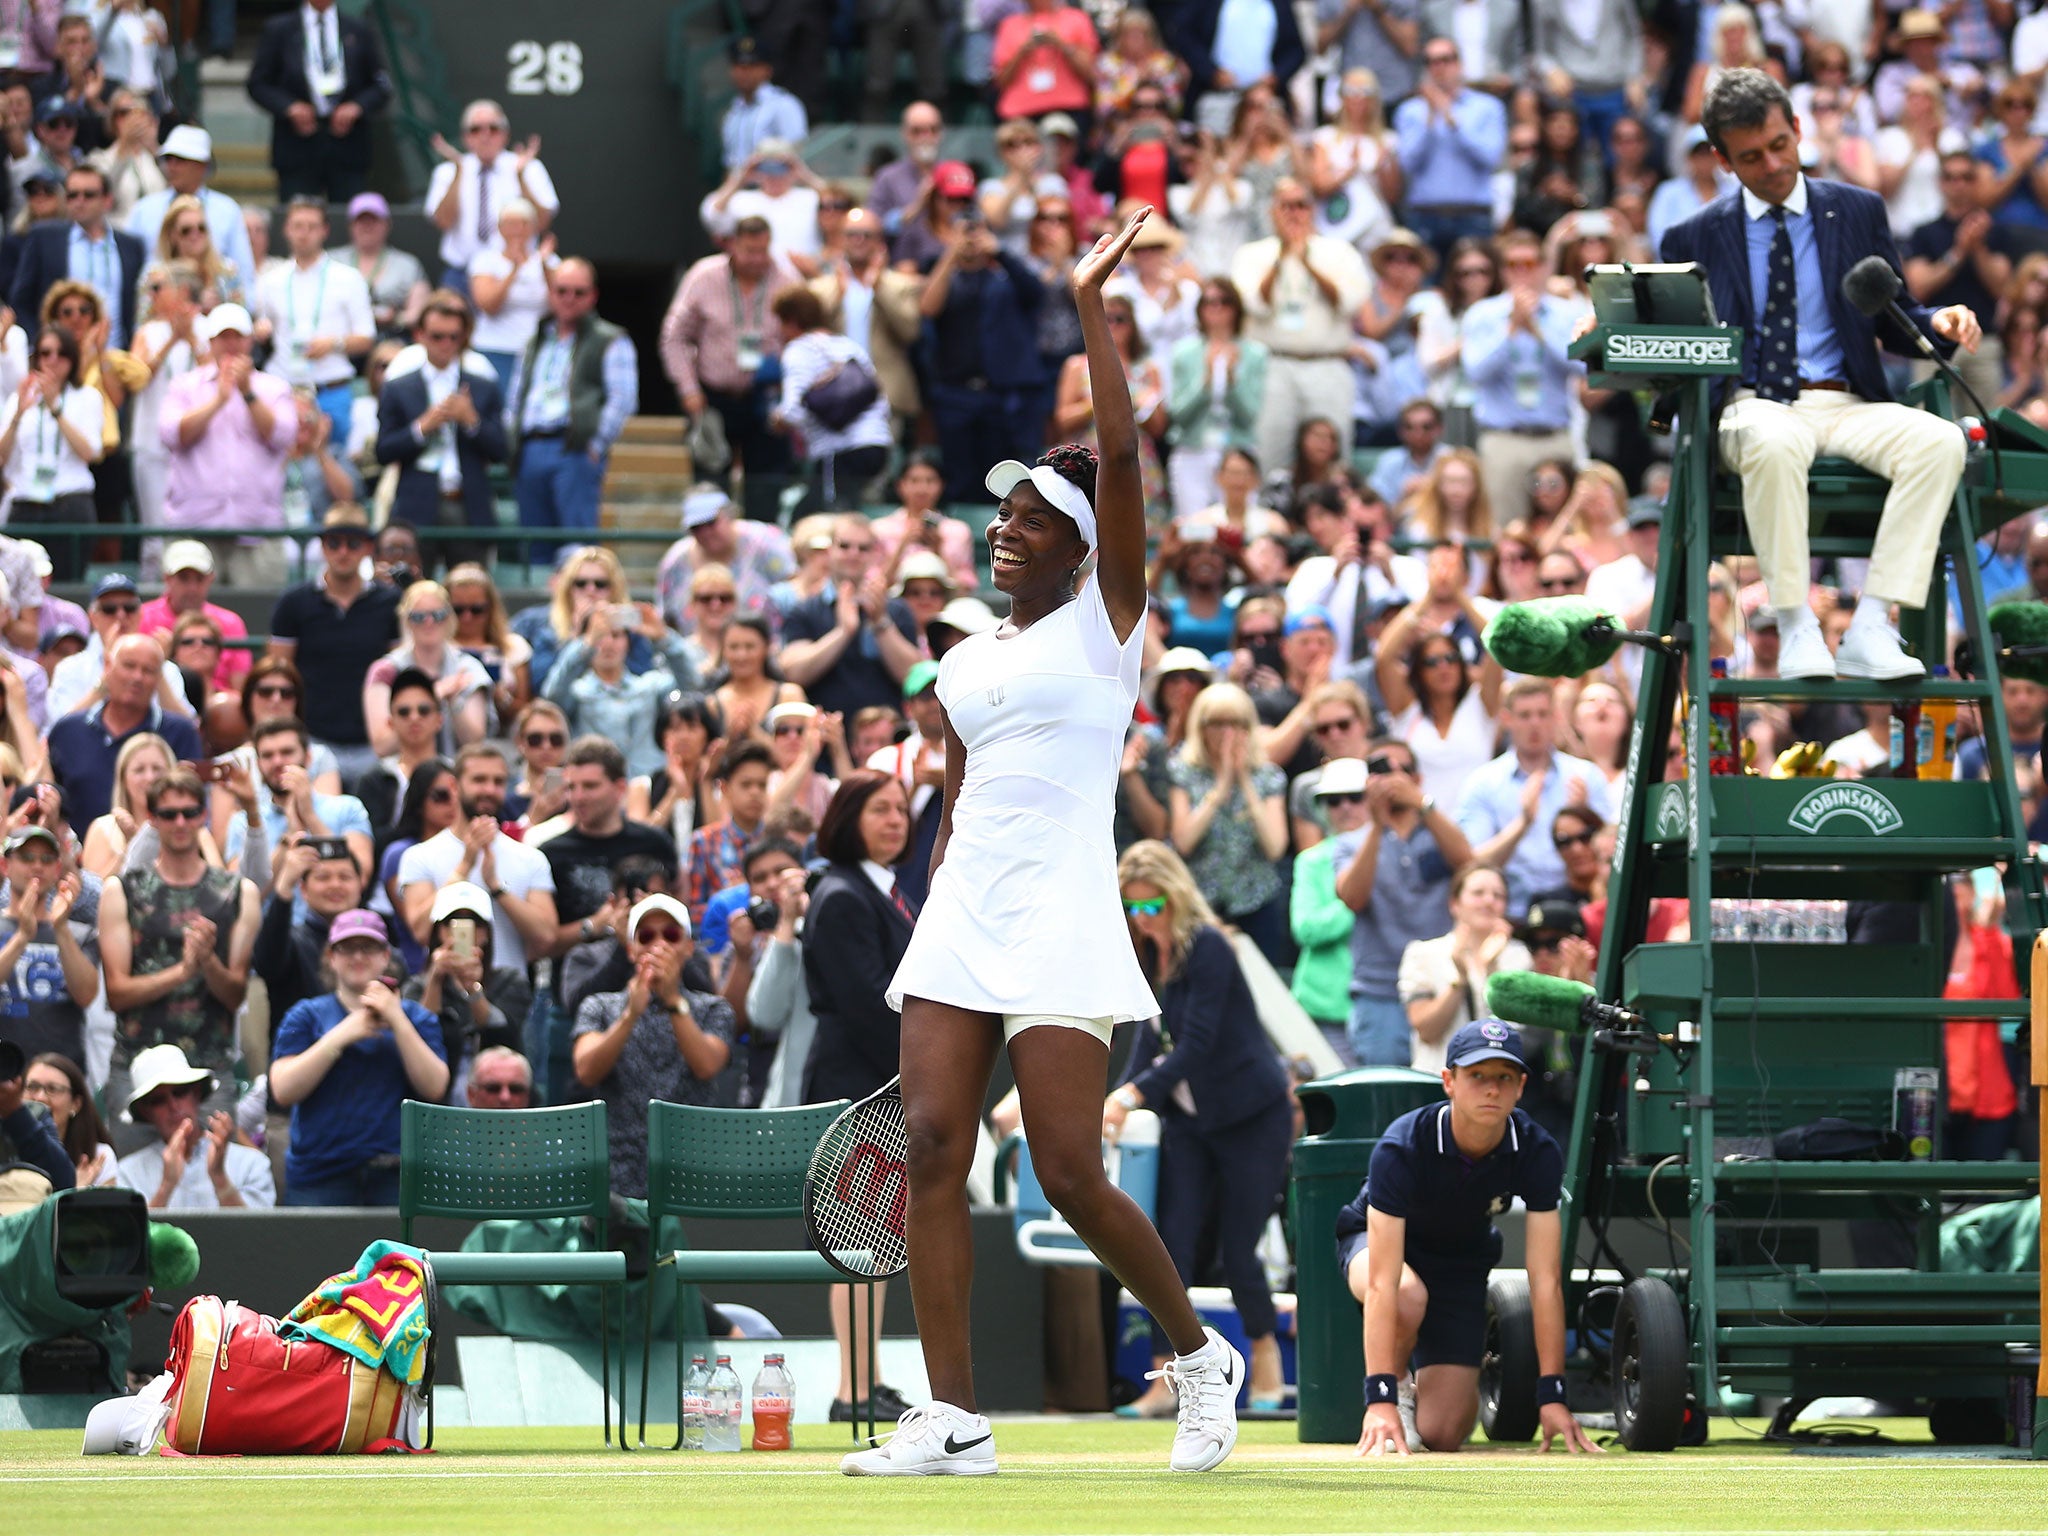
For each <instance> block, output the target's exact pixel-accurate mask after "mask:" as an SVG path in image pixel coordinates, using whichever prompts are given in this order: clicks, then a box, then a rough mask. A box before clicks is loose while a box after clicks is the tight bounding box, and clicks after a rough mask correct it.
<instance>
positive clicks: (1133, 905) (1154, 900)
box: [1124, 896, 1166, 917]
mask: <svg viewBox="0 0 2048 1536" xmlns="http://www.w3.org/2000/svg"><path fill="white" fill-rule="evenodd" d="M1165 910H1166V898H1165V897H1164V896H1149V897H1147V898H1146V899H1145V900H1143V901H1126V902H1125V903H1124V911H1125V913H1126V914H1127V915H1129V916H1131V917H1157V916H1158V915H1159V914H1160V913H1162V912H1164V911H1165Z"/></svg>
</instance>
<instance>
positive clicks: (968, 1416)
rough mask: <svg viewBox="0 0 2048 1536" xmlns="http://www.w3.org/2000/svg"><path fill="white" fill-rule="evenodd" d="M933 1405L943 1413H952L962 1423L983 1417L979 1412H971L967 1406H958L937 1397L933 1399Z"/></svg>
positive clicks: (970, 1422) (969, 1422)
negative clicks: (941, 1400)
mask: <svg viewBox="0 0 2048 1536" xmlns="http://www.w3.org/2000/svg"><path fill="white" fill-rule="evenodd" d="M932 1407H934V1408H936V1409H938V1410H939V1411H940V1412H942V1413H946V1414H950V1415H951V1416H952V1417H953V1418H955V1419H958V1420H959V1421H960V1422H961V1423H962V1424H973V1423H975V1422H976V1421H978V1420H979V1419H980V1418H981V1415H980V1414H978V1413H969V1412H968V1411H967V1410H966V1409H965V1408H956V1407H954V1406H953V1405H952V1404H951V1403H942V1402H940V1401H939V1400H938V1399H937V1398H936V1397H935V1398H933V1399H932Z"/></svg>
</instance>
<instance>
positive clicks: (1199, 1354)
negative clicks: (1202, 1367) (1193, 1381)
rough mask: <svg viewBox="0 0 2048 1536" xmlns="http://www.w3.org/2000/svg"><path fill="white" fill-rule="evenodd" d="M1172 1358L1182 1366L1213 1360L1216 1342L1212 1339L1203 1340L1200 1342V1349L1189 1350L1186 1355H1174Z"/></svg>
mask: <svg viewBox="0 0 2048 1536" xmlns="http://www.w3.org/2000/svg"><path fill="white" fill-rule="evenodd" d="M1173 1358H1174V1359H1176V1360H1179V1361H1181V1362H1182V1363H1184V1364H1193V1363H1196V1362H1198V1361H1203V1360H1214V1359H1215V1358H1216V1341H1215V1340H1214V1339H1213V1338H1204V1339H1203V1341H1202V1347H1201V1348H1200V1349H1191V1350H1189V1351H1188V1352H1187V1353H1186V1354H1184V1355H1175V1356H1174V1357H1173Z"/></svg>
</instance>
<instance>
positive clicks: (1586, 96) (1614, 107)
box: [1572, 91, 1628, 165]
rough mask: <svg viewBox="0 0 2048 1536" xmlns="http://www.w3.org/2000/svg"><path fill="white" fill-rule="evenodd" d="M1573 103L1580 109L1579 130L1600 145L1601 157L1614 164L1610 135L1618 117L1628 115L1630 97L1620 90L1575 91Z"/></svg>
mask: <svg viewBox="0 0 2048 1536" xmlns="http://www.w3.org/2000/svg"><path fill="white" fill-rule="evenodd" d="M1572 104H1573V105H1574V106H1576V107H1577V108H1578V109H1579V131H1580V132H1581V133H1583V134H1584V135H1585V136H1586V137H1587V138H1588V139H1590V140H1591V141H1592V142H1593V143H1595V144H1598V145H1599V146H1600V158H1601V159H1602V160H1604V161H1606V162H1607V163H1608V164H1610V165H1612V164H1613V163H1614V152H1613V149H1612V147H1611V146H1610V145H1609V144H1608V142H1607V138H1608V135H1609V134H1611V133H1613V132H1614V121H1615V119H1616V118H1620V117H1627V116H1628V97H1627V96H1626V95H1625V94H1623V93H1622V92H1620V91H1573V92H1572Z"/></svg>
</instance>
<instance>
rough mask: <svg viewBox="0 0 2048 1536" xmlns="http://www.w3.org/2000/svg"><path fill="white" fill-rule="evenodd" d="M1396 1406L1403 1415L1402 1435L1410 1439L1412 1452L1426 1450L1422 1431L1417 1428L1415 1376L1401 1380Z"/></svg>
mask: <svg viewBox="0 0 2048 1536" xmlns="http://www.w3.org/2000/svg"><path fill="white" fill-rule="evenodd" d="M1394 1406H1395V1408H1396V1409H1398V1410H1399V1412H1400V1415H1401V1433H1402V1434H1404V1435H1406V1436H1407V1437H1408V1449H1409V1450H1411V1451H1420V1450H1424V1449H1426V1447H1425V1446H1424V1445H1423V1443H1422V1431H1421V1430H1419V1429H1417V1428H1416V1427H1415V1378H1414V1377H1413V1376H1403V1377H1402V1378H1401V1386H1400V1392H1399V1395H1398V1396H1397V1397H1396V1398H1395V1400H1394Z"/></svg>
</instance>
